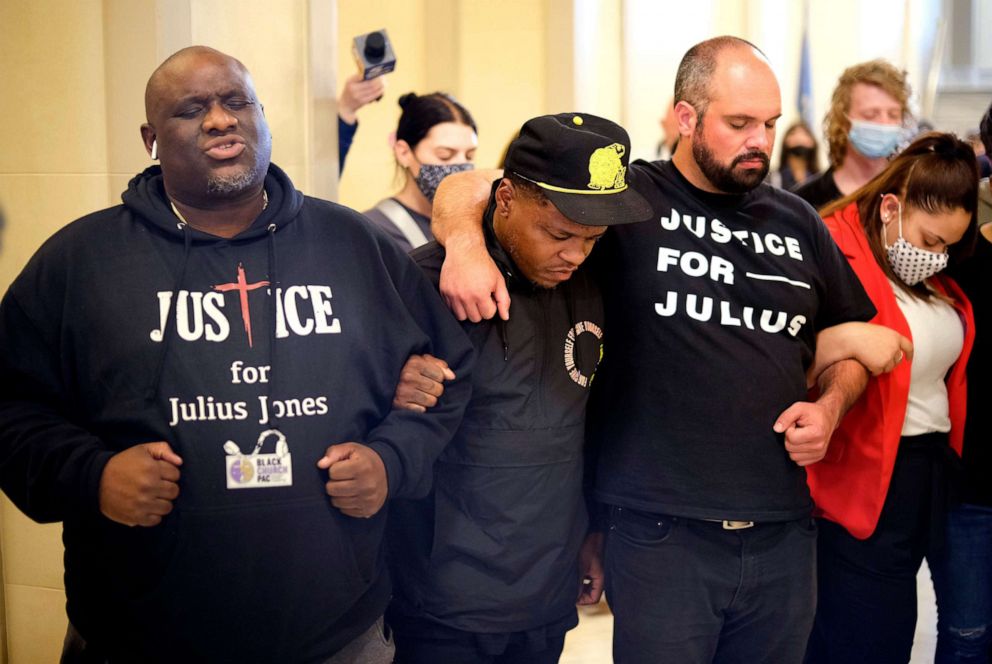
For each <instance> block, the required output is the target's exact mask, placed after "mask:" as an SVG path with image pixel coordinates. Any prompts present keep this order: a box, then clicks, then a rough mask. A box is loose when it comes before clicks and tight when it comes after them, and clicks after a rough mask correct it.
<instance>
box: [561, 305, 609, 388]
mask: <svg viewBox="0 0 992 664" xmlns="http://www.w3.org/2000/svg"><path fill="white" fill-rule="evenodd" d="M586 335H588V336H586ZM602 341H603V328H601V327H600V326H599V325H596V324H595V323H593V322H590V321H587V320H584V321H582V322H581V323H576V324H575V327H573V328H572V329H570V330H569V331H568V334H566V335H565V371H567V372H568V375H569V377H570V378H571V379H572V380H574V381H575V382H576V383H578V384H579V385H581V386H582V387H589V383H591V382H592V379H593V376H594V375H595V373H596V367H598V366H599V363H600V361H601V360H602V359H603V343H602ZM579 347H581V348H588V349H589V350H588V351H587V352H586V353H583V352H581V351H580V352H576V349H577V348H579ZM577 356H578V357H579V358H590V357H594V358H595V359H594V360H589V359H587V360H585V361H577V359H576V357H577Z"/></svg>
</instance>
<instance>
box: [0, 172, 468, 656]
mask: <svg viewBox="0 0 992 664" xmlns="http://www.w3.org/2000/svg"><path fill="white" fill-rule="evenodd" d="M265 188H266V192H267V194H268V197H269V205H268V208H267V209H266V210H265V211H264V212H263V213H262V214H261V215H260V216H259V218H258V219H256V220H255V222H254V223H253V224H252V226H251V227H250V228H248V229H247V230H245V231H243V232H242V233H240V234H239V235H237V236H236V237H234V238H231V239H223V238H219V237H216V236H212V235H208V234H204V233H200V232H198V231H196V230H193V229H191V228H190V227H188V226H186V225H185V224H183V223H180V222H179V220H178V219H177V217H176V216H175V215H174V214H173V212H172V211H171V209H170V206H169V203H168V200H167V198H166V197H165V192H164V189H163V185H162V177H161V171H160V170H159V169H158V168H157V167H153V168H150V169H148V170H146V171H145V172H144V173H142V174H140V175H138V176H136V177H135V178H134V179H133V180H132V181H131V183H130V185H129V187H128V190H127V192H125V194H124V196H123V200H124V205H122V206H117V207H114V208H110V209H108V210H104V211H101V212H97V213H94V214H91V215H89V216H87V217H84V218H82V219H80V220H78V221H76V222H74V223H72V224H69V225H68V226H67V227H66V228H64V229H63V230H61V231H60V232H58V233H56V234H55V235H54V236H53V237H52V238H51V239H50V240H48V241H47V242H46V243H45V245H44V246H43V247H42V248H41V249H40V250H39V251H38V253H37V254H36V255H35V256H34V257H33V258H32V260H31V261H30V263H29V264H28V266H27V267H26V268H25V270H24V272H23V273H22V274H21V275H20V276H19V277H18V278H17V280H16V281H15V282H14V283H13V285H12V286H11V287H10V290H9V291H8V293H7V294H6V296H5V297H4V299H3V302H2V304H0V348H2V349H3V352H2V357H0V485H2V488H3V490H4V491H5V492H6V493H7V495H8V496H10V498H11V499H12V500H13V501H14V503H15V504H17V506H18V507H19V508H20V509H22V510H23V511H24V512H25V513H26V514H27V515H28V516H30V517H32V518H33V519H35V520H38V521H57V520H64V522H65V523H64V530H63V539H64V542H65V546H66V556H65V584H66V594H67V597H68V604H67V611H68V614H69V618H70V620H71V621H72V622H73V624H74V625H75V626H76V627H77V628H78V630H79V631H80V633H81V634H82V635H83V637H84V638H85V639H86V640H87V641H88V642H90V643H92V644H93V645H94V646H96V647H98V648H101V649H104V650H106V651H107V652H109V654H110V655H111V657H112V660H113V661H117V660H121V661H143V662H147V661H169V662H177V661H183V662H196V661H210V662H219V661H239V662H249V661H252V662H254V661H257V662H273V661H283V662H317V661H323V660H324V659H326V658H327V657H329V656H330V655H331V654H333V653H334V652H336V651H337V650H339V649H340V648H341V647H342V646H343V645H344V644H346V643H347V642H349V641H350V640H352V639H353V638H354V637H356V636H357V635H359V634H361V633H362V632H363V631H365V630H366V629H368V628H369V627H370V626H371V624H372V623H373V622H374V621H375V619H376V618H377V617H378V616H379V615H381V614H382V612H383V610H384V608H385V606H386V603H387V600H388V596H389V592H390V590H389V583H388V579H387V577H386V575H385V574H384V568H383V564H382V556H381V549H380V541H381V537H382V533H383V527H384V525H385V510H382V511H380V512H379V514H377V515H376V516H375V517H373V518H371V519H354V518H350V517H347V516H345V515H343V514H341V513H340V512H339V511H338V510H337V509H335V508H334V507H333V506H332V505H331V504H330V499H329V498H328V496H327V495H326V494H325V491H324V483H325V482H326V480H327V473H326V471H322V470H319V469H318V468H317V467H316V462H317V460H318V459H320V458H321V457H322V456H323V454H324V451H325V449H326V448H327V447H328V446H329V445H332V444H335V443H340V442H346V441H357V442H360V443H364V444H368V445H369V446H371V447H372V448H373V449H375V451H376V452H378V453H379V455H380V456H381V457H382V459H383V461H384V463H385V467H386V472H387V476H388V481H389V495H390V497H391V498H396V497H418V496H423V495H425V494H426V493H427V492H428V491H429V489H430V484H431V466H432V463H433V461H434V459H435V458H436V457H437V455H438V454H439V453H440V451H441V449H442V448H443V446H444V445H445V444H446V442H447V441H448V439H449V438H450V437H451V436H452V434H453V433H454V431H455V430H456V428H457V426H458V423H459V420H460V419H461V415H462V412H463V410H464V407H465V404H466V402H467V400H468V397H469V393H470V389H471V388H470V385H469V383H468V381H467V380H466V379H467V378H468V377H469V370H470V364H471V363H472V355H473V353H472V350H471V346H470V344H469V342H468V340H467V339H466V337H465V335H464V333H463V332H462V331H461V329H460V328H459V326H458V324H457V323H456V322H455V321H454V319H453V318H452V317H451V315H450V314H449V313H448V311H447V310H446V309H445V307H444V305H443V303H442V302H441V300H440V298H439V297H438V295H437V293H436V291H435V290H434V288H433V287H432V286H431V284H430V283H429V282H428V281H427V279H425V278H424V276H423V275H422V273H421V272H420V270H419V269H418V268H417V266H416V265H414V263H413V262H412V261H411V260H410V259H409V258H408V257H407V256H405V255H403V254H402V253H401V252H400V251H399V250H398V249H396V248H395V247H394V245H393V243H392V241H391V240H390V239H389V238H387V237H386V236H385V235H384V234H381V233H380V232H378V231H376V230H374V229H371V228H370V226H369V224H368V223H367V222H366V221H365V220H364V219H363V218H362V217H361V216H359V215H358V214H357V213H354V212H352V211H351V210H348V209H346V208H343V207H340V206H338V205H334V204H332V203H328V202H325V201H320V200H317V199H313V198H308V197H305V196H303V195H302V194H301V193H300V192H298V191H296V190H295V189H294V188H293V185H292V183H291V182H290V181H289V179H288V178H287V177H286V175H285V174H284V173H283V172H282V171H281V170H279V169H278V168H277V167H275V166H270V167H269V173H268V175H267V177H266V181H265ZM273 286H274V287H275V288H274V290H273ZM163 325H164V328H165V329H164V333H163ZM421 352H430V353H433V354H435V355H438V356H441V357H445V358H447V360H448V361H449V363H450V364H451V366H452V368H453V369H454V371H455V372H456V373H457V374H458V376H459V379H458V380H456V381H455V382H453V383H451V384H449V385H447V386H446V393H445V398H444V399H443V400H442V402H441V404H440V405H439V406H438V407H437V408H434V409H431V411H430V412H429V413H428V414H424V415H421V414H416V413H411V412H405V411H404V412H399V411H391V409H390V406H391V401H392V396H393V392H394V388H395V385H396V382H397V380H398V377H399V373H400V369H401V367H402V365H403V363H404V361H405V360H406V358H407V356H408V355H409V354H411V353H421ZM158 440H164V441H167V442H168V443H169V444H170V445H171V446H172V448H173V449H174V450H175V451H176V453H177V454H179V455H180V456H181V457H182V458H183V461H184V463H183V465H182V467H181V472H182V477H181V479H180V493H179V497H178V499H177V500H176V501H175V503H174V508H175V509H174V510H173V512H172V513H171V514H170V515H169V516H167V517H166V518H165V520H164V521H163V522H162V524H161V525H159V526H156V527H152V528H142V527H136V528H128V527H125V526H121V525H119V524H117V523H114V522H111V521H110V520H108V519H106V518H105V517H103V516H102V515H101V514H100V511H99V505H98V489H99V483H100V478H101V475H102V472H103V468H104V466H105V465H106V463H107V461H108V459H109V458H110V457H111V456H112V455H113V454H114V453H116V452H118V451H120V450H122V449H125V448H127V447H129V446H132V445H135V444H139V443H144V442H151V441H158ZM114 658H116V659H114Z"/></svg>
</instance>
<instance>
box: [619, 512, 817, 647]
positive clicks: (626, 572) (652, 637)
mask: <svg viewBox="0 0 992 664" xmlns="http://www.w3.org/2000/svg"><path fill="white" fill-rule="evenodd" d="M605 565H606V599H607V601H608V602H609V604H610V608H611V609H613V615H614V629H613V657H614V661H615V662H616V663H617V664H665V663H668V662H672V663H678V664H709V663H710V662H717V663H720V664H731V663H734V664H756V663H766V664H772V663H774V664H798V663H799V662H801V661H802V658H803V652H804V651H805V650H806V639H807V637H808V636H809V631H810V627H811V626H812V623H813V609H814V607H815V606H816V574H815V570H816V525H815V523H813V520H812V519H810V518H805V519H799V520H796V521H788V522H783V523H759V524H757V525H755V526H753V527H751V528H746V529H743V530H725V529H724V528H723V527H722V526H721V524H720V523H711V522H707V521H699V520H695V519H683V518H679V517H672V516H667V515H663V514H648V513H645V512H639V511H637V510H630V509H627V508H620V507H612V508H610V518H609V531H608V532H607V535H606V552H605Z"/></svg>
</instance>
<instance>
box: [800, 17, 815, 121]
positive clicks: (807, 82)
mask: <svg viewBox="0 0 992 664" xmlns="http://www.w3.org/2000/svg"><path fill="white" fill-rule="evenodd" d="M796 108H797V110H798V111H799V117H800V118H801V119H802V121H803V122H805V123H806V126H808V127H809V128H810V129H812V130H813V132H814V134H815V133H816V119H815V118H814V116H813V71H812V64H811V63H810V58H809V2H808V1H807V2H806V3H804V7H803V42H802V46H801V50H800V53H799V94H798V95H797V97H796Z"/></svg>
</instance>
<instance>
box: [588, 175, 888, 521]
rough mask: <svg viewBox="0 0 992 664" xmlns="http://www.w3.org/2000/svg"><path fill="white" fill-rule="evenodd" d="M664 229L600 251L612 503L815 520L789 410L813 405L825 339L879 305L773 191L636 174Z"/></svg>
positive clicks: (604, 470) (604, 412)
mask: <svg viewBox="0 0 992 664" xmlns="http://www.w3.org/2000/svg"><path fill="white" fill-rule="evenodd" d="M631 173H632V175H633V185H634V186H635V188H637V189H638V191H640V192H641V193H642V194H643V195H644V196H645V197H646V198H647V199H648V200H649V201H650V202H651V204H652V206H653V207H654V210H655V214H656V215H657V216H656V217H655V218H656V219H658V221H646V222H642V223H637V224H629V225H623V226H617V227H615V228H614V229H613V232H612V233H610V234H608V236H607V238H605V239H604V240H603V242H602V245H603V246H601V247H600V248H599V249H598V250H597V251H598V252H599V254H600V255H599V257H598V259H597V264H598V265H597V267H598V269H599V270H600V271H601V274H602V279H603V286H604V299H605V304H606V313H607V316H606V320H607V324H608V325H609V326H610V335H611V339H610V342H609V344H608V345H607V347H606V349H605V355H604V358H603V364H602V365H601V368H600V372H599V374H597V377H596V382H595V383H594V384H593V392H594V394H593V400H594V403H593V405H592V406H591V415H590V434H591V436H592V437H593V438H594V439H595V441H594V442H595V443H596V444H597V445H598V447H599V449H600V459H599V464H598V468H597V483H596V494H597V498H598V499H599V500H601V501H603V502H606V503H611V504H616V505H621V506H625V507H629V508H633V509H641V510H646V511H651V512H657V513H663V514H674V515H678V516H685V517H692V518H703V519H744V520H754V521H776V520H787V519H793V518H799V517H802V516H804V515H808V514H809V512H810V508H811V502H810V495H809V490H808V488H807V486H806V473H805V471H804V470H803V469H802V468H800V467H799V466H797V465H796V464H795V463H793V462H792V460H790V459H789V457H788V454H787V453H786V451H785V448H784V439H783V436H782V435H781V434H776V433H775V432H774V431H773V430H772V425H773V424H774V422H775V419H776V418H777V417H778V415H779V414H780V413H781V412H782V411H784V410H785V409H786V408H787V407H788V406H789V405H791V404H792V403H794V402H796V401H802V400H806V399H807V392H806V386H805V370H806V368H807V367H808V365H809V364H810V362H811V361H812V358H813V353H814V343H815V333H814V330H819V329H822V328H825V327H829V326H831V325H835V324H838V323H841V322H844V321H850V320H868V319H870V318H871V317H872V316H873V315H874V313H875V310H874V307H873V306H872V304H871V301H870V300H869V299H868V296H867V295H866V294H865V292H864V289H863V288H862V287H861V283H860V282H859V281H858V279H857V277H856V276H855V275H854V273H853V272H852V271H851V268H850V267H849V265H848V263H847V261H846V260H845V259H844V257H843V255H841V253H840V251H839V250H838V249H837V246H836V245H835V244H834V242H833V239H832V238H831V237H830V234H829V233H828V231H827V229H826V227H825V226H824V225H823V222H822V221H821V220H820V218H819V217H818V216H816V214H815V213H814V211H813V210H812V208H810V207H809V206H808V205H806V204H805V203H803V202H802V201H801V200H800V199H798V198H796V197H795V196H793V195H792V194H790V193H787V192H783V191H781V190H777V189H774V188H773V187H771V186H769V185H761V186H760V187H758V188H757V189H755V190H753V191H751V192H749V193H747V194H744V195H740V196H728V195H717V194H710V193H707V192H704V191H701V190H699V189H696V188H695V187H693V186H692V185H691V184H689V182H688V181H687V180H686V179H685V178H684V177H683V176H682V175H681V174H680V173H679V172H678V171H677V170H676V168H675V167H674V166H673V165H672V163H671V162H654V163H650V164H649V163H647V162H643V161H639V162H637V163H635V164H634V165H632V167H631Z"/></svg>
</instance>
